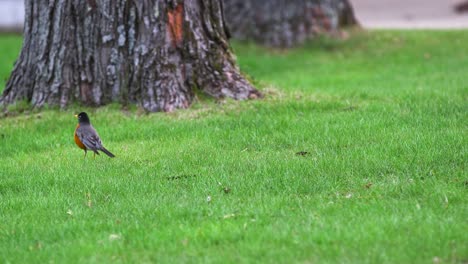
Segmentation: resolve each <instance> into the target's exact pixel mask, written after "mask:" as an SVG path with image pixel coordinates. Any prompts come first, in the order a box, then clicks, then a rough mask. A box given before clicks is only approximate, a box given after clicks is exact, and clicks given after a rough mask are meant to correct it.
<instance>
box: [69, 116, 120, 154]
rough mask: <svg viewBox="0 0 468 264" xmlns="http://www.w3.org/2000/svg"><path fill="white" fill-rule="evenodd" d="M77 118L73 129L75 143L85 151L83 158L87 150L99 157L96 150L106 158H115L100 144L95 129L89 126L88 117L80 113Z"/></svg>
mask: <svg viewBox="0 0 468 264" xmlns="http://www.w3.org/2000/svg"><path fill="white" fill-rule="evenodd" d="M75 117H77V118H78V125H77V126H76V129H75V143H76V145H77V146H78V147H79V148H81V149H83V150H84V151H85V157H86V153H87V151H88V150H91V151H93V152H94V156H95V157H96V154H98V155H99V152H98V150H100V151H102V152H104V153H105V154H106V155H107V156H109V157H111V158H113V157H115V156H114V154H112V153H111V152H110V151H108V150H107V149H106V148H105V147H104V146H103V145H102V142H101V139H100V138H99V135H98V133H97V132H96V129H94V127H93V126H92V125H91V122H90V121H89V117H88V115H87V114H86V113H85V112H81V113H79V114H78V115H75Z"/></svg>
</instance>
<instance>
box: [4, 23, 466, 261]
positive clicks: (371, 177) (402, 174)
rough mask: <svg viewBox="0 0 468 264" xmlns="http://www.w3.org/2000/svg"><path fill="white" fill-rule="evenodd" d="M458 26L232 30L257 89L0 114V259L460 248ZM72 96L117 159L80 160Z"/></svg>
mask: <svg viewBox="0 0 468 264" xmlns="http://www.w3.org/2000/svg"><path fill="white" fill-rule="evenodd" d="M467 43H468V31H451V32H446V31H436V32H426V31H419V32H415V31H406V32H397V31H395V32H392V31H381V32H370V33H363V32H361V33H357V34H356V35H355V36H354V37H352V38H351V39H349V40H347V41H340V40H329V39H323V40H321V41H319V42H318V43H317V44H308V45H306V46H304V47H302V48H297V49H294V50H291V51H287V52H286V51H275V50H266V49H263V48H260V47H257V46H254V45H248V44H239V43H236V44H235V45H234V49H235V51H236V53H237V56H238V61H239V63H240V65H241V68H242V70H243V71H244V72H246V73H247V74H248V75H249V77H250V78H251V79H252V80H253V81H254V83H255V84H256V85H257V86H258V87H260V89H262V90H263V91H264V93H265V94H266V97H265V99H263V100H256V101H247V102H236V101H231V100H227V101H226V102H224V103H215V102H213V101H212V100H210V99H206V98H200V100H199V101H198V102H196V103H195V104H194V105H193V107H192V108H191V109H188V110H180V111H177V112H175V113H169V114H165V113H157V114H151V115H145V114H141V113H140V112H139V111H137V110H130V111H122V110H120V107H119V106H116V105H111V106H108V107H103V108H99V109H80V108H77V107H73V108H71V109H69V110H67V111H57V110H44V111H42V112H40V113H38V112H35V111H33V112H29V113H23V114H21V115H16V116H12V117H7V118H1V119H0V262H1V263H114V262H117V263H119V262H134V263H150V262H155V263H179V262H182V263H259V262H263V263H466V262H467V261H468V235H467V234H468V232H467V230H468V222H467V220H468V207H467V206H468V195H467V193H468V192H467V191H468V189H467V188H468V176H467V172H466V165H467V160H468V155H467V146H468V142H467V141H468V140H467V125H468V122H467V121H468V119H467V115H468V105H467V99H468V48H467ZM20 47H21V40H20V39H19V38H18V37H0V49H1V51H2V52H0V56H1V57H0V58H1V61H0V62H1V66H0V74H1V76H0V77H1V78H2V80H3V79H4V78H6V77H7V76H8V74H9V71H10V70H11V67H12V63H13V61H14V60H15V58H16V54H17V53H18V51H19V49H20ZM4 50H9V52H8V54H7V53H6V52H3V51H4ZM3 84H4V83H1V86H3ZM0 89H2V88H0ZM80 110H86V111H87V112H88V113H89V114H90V117H91V121H92V122H93V124H94V126H95V127H96V128H97V130H98V131H99V133H100V135H101V137H102V139H103V141H104V145H105V146H106V147H107V148H108V149H109V150H110V151H112V152H113V153H115V154H116V156H117V157H116V158H115V159H109V158H107V157H106V156H104V155H101V156H98V157H96V159H95V160H94V159H93V157H92V155H88V157H87V158H86V159H83V151H82V150H80V149H78V148H77V147H76V146H75V144H74V142H73V139H72V136H73V130H74V128H75V125H76V120H75V118H74V116H73V115H74V114H75V113H76V112H78V111H80ZM301 151H302V152H303V153H302V154H303V155H297V154H296V153H298V152H301Z"/></svg>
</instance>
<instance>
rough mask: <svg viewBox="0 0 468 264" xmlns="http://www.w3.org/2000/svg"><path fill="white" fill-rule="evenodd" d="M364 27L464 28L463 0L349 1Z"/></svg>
mask: <svg viewBox="0 0 468 264" xmlns="http://www.w3.org/2000/svg"><path fill="white" fill-rule="evenodd" d="M351 4H352V5H353V7H354V10H355V13H356V16H357V18H358V20H359V22H360V23H361V25H362V26H364V27H365V28H408V29H409V28H441V29H442V28H468V1H467V0H351ZM23 21H24V1H21V0H0V31H3V32H17V31H19V32H20V31H21V28H22V25H23Z"/></svg>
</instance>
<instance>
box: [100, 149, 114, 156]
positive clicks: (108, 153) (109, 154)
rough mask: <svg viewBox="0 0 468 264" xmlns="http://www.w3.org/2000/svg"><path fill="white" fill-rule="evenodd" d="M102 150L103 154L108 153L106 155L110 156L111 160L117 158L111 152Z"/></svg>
mask: <svg viewBox="0 0 468 264" xmlns="http://www.w3.org/2000/svg"><path fill="white" fill-rule="evenodd" d="M100 150H101V151H102V152H104V153H106V155H107V156H109V157H111V158H113V157H115V155H114V154H112V153H111V152H110V151H108V150H107V149H106V148H105V147H102V148H101V149H100Z"/></svg>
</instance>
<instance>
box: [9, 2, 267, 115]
mask: <svg viewBox="0 0 468 264" xmlns="http://www.w3.org/2000/svg"><path fill="white" fill-rule="evenodd" d="M25 5H26V21H25V26H24V42H23V47H22V51H21V54H20V56H19V58H18V60H17V62H16V64H15V66H14V69H13V72H12V74H11V76H10V79H9V80H8V82H7V85H6V88H5V90H4V93H3V96H2V97H1V98H0V104H3V105H7V104H11V103H13V102H16V101H18V100H27V101H29V102H31V103H32V104H33V106H35V107H41V106H43V105H46V104H47V105H59V106H61V107H66V106H67V105H68V104H70V103H71V102H76V101H77V102H80V103H82V104H85V105H93V106H98V105H104V104H107V103H109V102H120V103H122V104H129V103H137V104H139V105H140V106H142V107H143V108H144V109H146V110H148V111H152V112H154V111H172V110H174V109H176V108H186V107H188V106H189V105H190V104H191V102H192V101H193V99H194V91H195V89H199V90H201V91H202V92H204V93H206V94H208V95H211V96H213V97H215V98H223V97H232V98H235V99H248V98H257V97H259V96H261V94H260V93H259V92H258V91H257V90H256V89H255V88H254V87H252V86H251V84H249V82H248V81H246V80H245V78H244V77H243V76H242V75H241V73H240V72H239V69H238V68H237V67H236V64H235V61H234V59H233V55H232V54H231V51H230V47H229V44H228V36H227V32H226V26H225V21H224V14H223V6H222V2H221V0H138V1H136V0H135V1H130V0H52V1H51V0H26V1H25Z"/></svg>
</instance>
